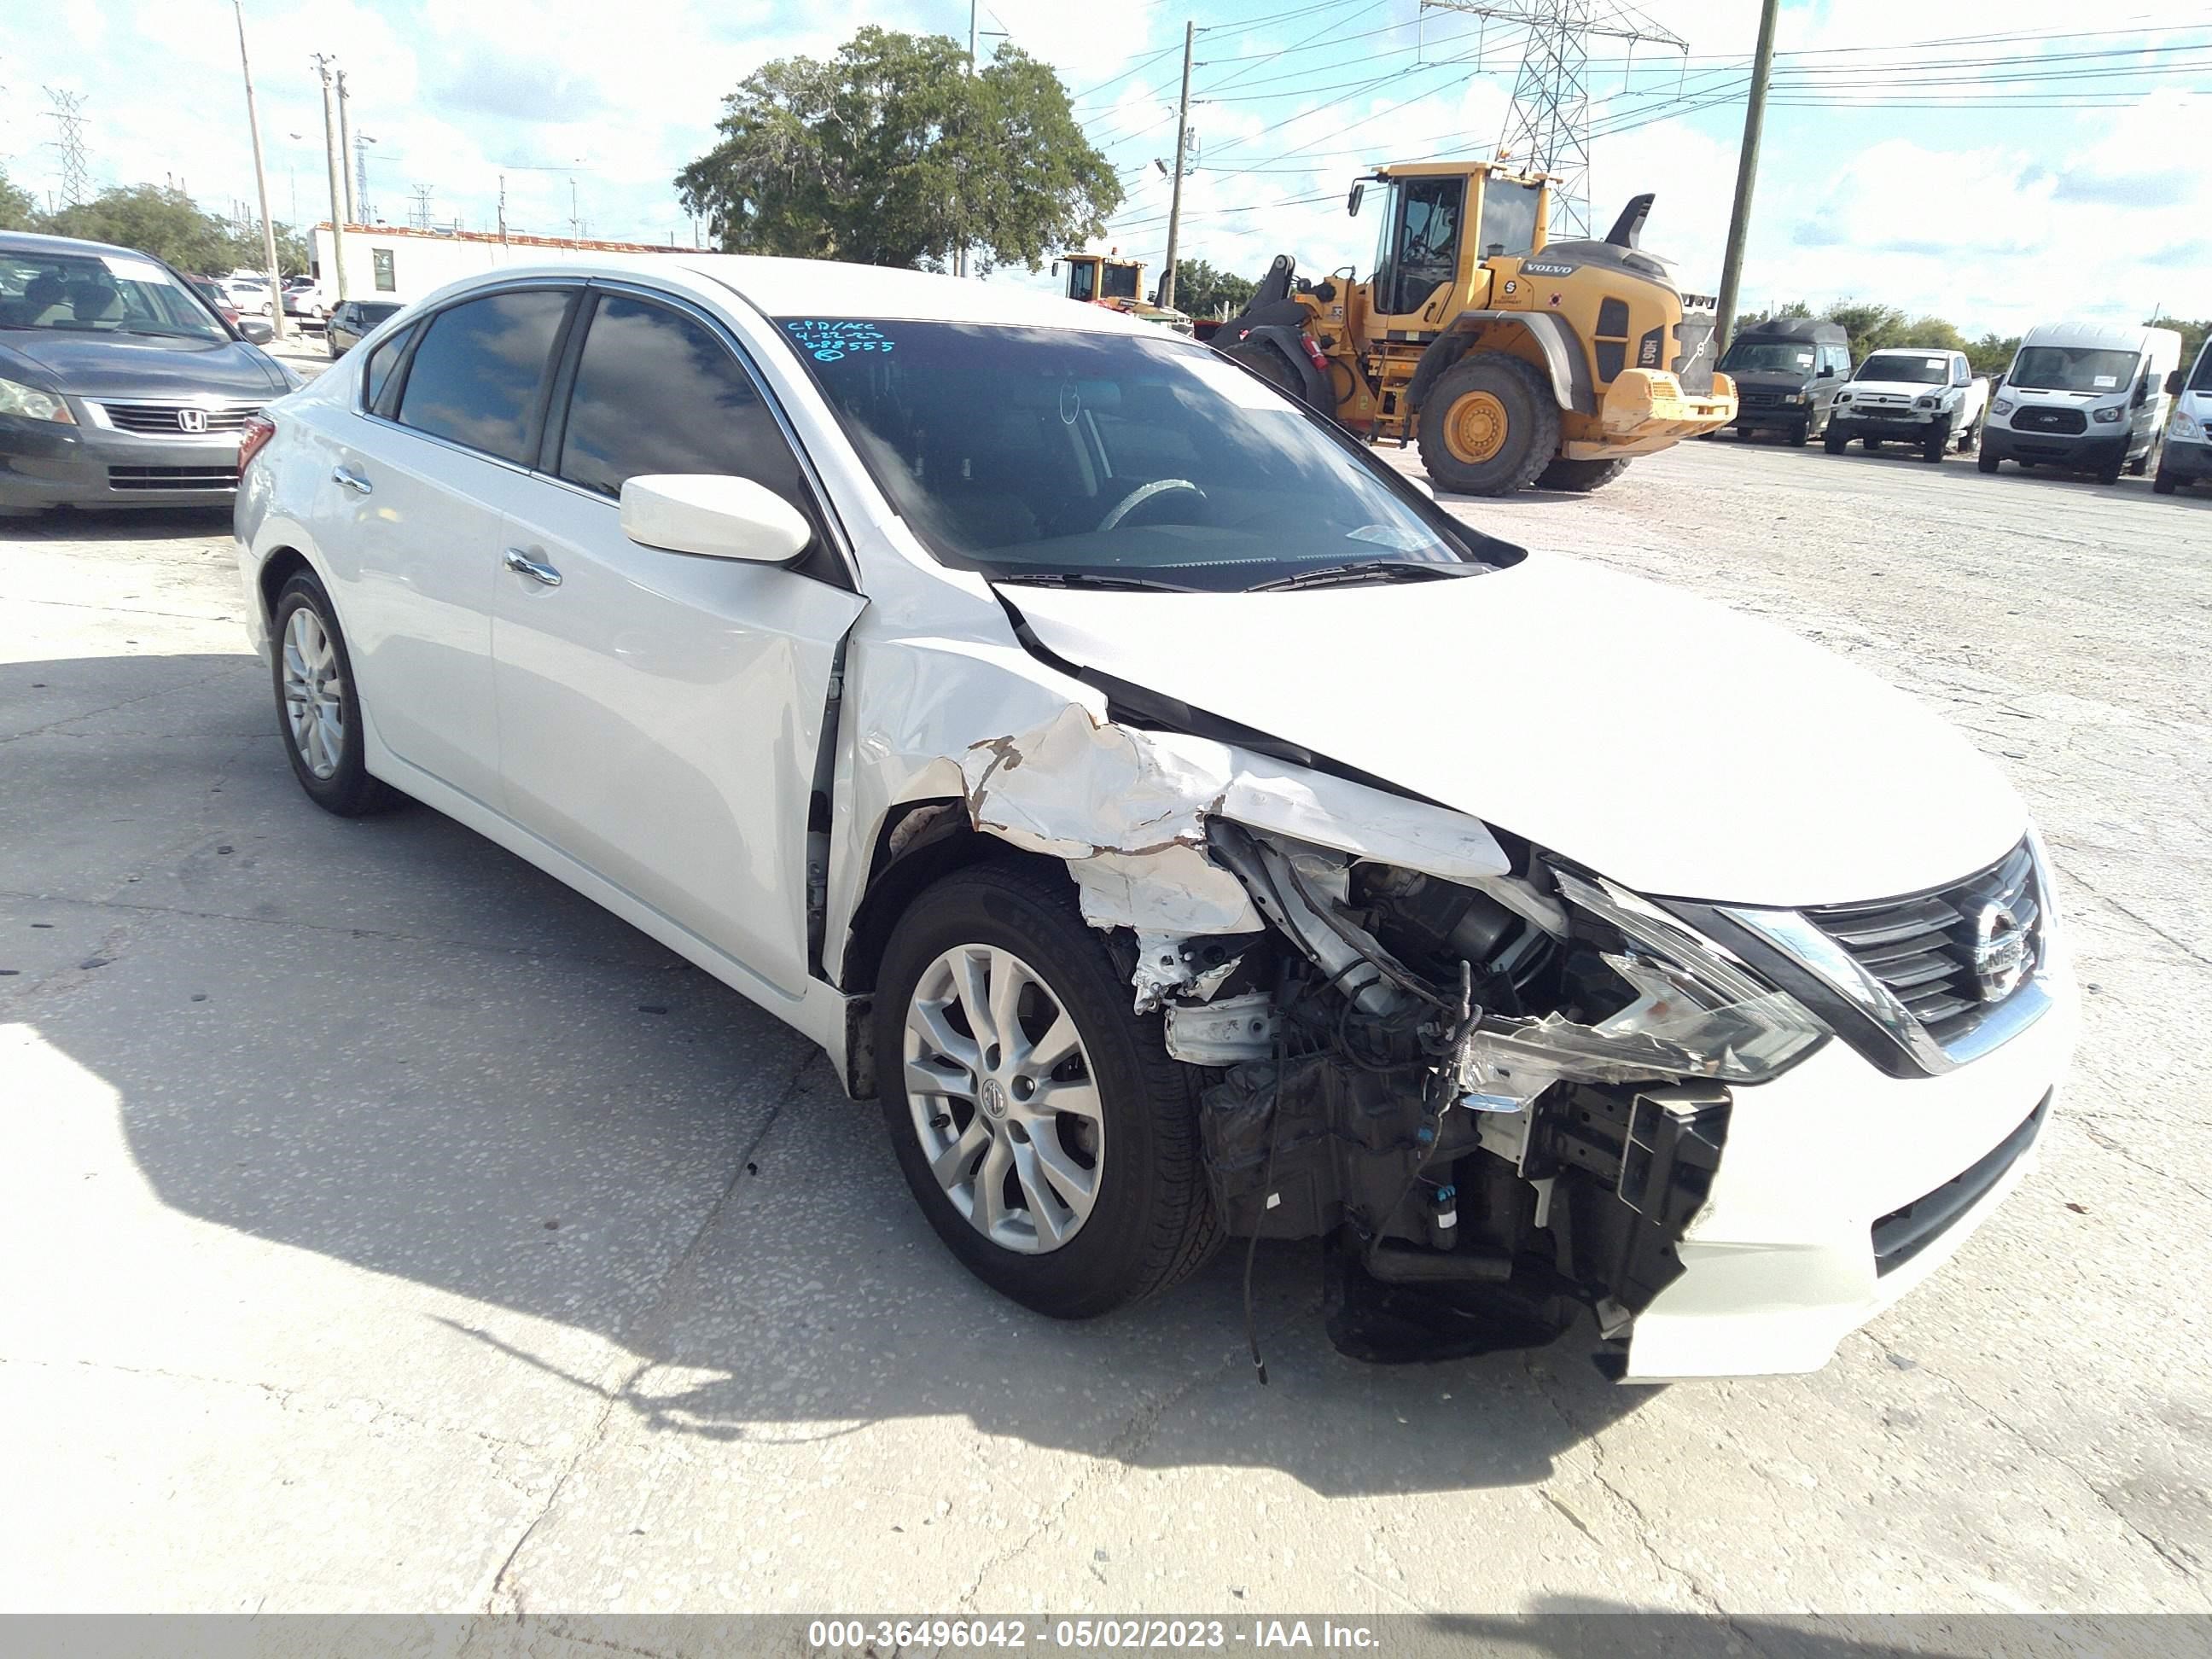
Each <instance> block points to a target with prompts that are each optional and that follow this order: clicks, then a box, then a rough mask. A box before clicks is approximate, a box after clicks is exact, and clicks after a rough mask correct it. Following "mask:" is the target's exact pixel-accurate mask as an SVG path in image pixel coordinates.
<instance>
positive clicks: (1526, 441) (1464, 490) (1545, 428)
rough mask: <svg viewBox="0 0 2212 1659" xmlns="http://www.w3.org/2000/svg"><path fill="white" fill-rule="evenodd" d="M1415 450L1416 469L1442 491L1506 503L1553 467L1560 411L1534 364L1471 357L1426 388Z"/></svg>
mask: <svg viewBox="0 0 2212 1659" xmlns="http://www.w3.org/2000/svg"><path fill="white" fill-rule="evenodd" d="M1419 442H1420V448H1421V465H1423V466H1424V467H1425V468H1426V469H1427V470H1428V474H1429V477H1431V479H1432V480H1433V481H1434V482H1436V483H1437V484H1439V485H1441V486H1443V488H1444V489H1449V490H1455V491H1456V492H1458V493H1459V494H1461V495H1511V494H1512V493H1513V492H1514V491H1515V490H1516V489H1526V488H1528V485H1529V484H1531V483H1534V482H1535V480H1536V478H1537V477H1538V475H1539V474H1541V472H1542V471H1544V469H1545V468H1546V467H1547V466H1550V465H1552V464H1553V462H1554V461H1555V460H1557V459H1558V458H1559V404H1556V403H1554V402H1553V399H1552V386H1551V382H1550V381H1548V380H1546V379H1545V378H1544V376H1543V375H1542V374H1541V373H1539V372H1538V370H1537V368H1536V366H1535V365H1534V363H1530V362H1525V361H1523V360H1522V359H1521V358H1519V357H1509V356H1506V355H1505V354H1504V352H1502V351H1476V352H1470V353H1469V354H1468V356H1465V357H1462V358H1461V359H1460V360H1459V362H1456V363H1455V364H1453V365H1452V366H1451V368H1448V369H1446V370H1445V371H1444V372H1443V374H1442V375H1441V376H1439V377H1438V378H1437V383H1436V385H1435V386H1432V387H1431V388H1430V391H1429V395H1428V400H1427V401H1426V402H1425V403H1424V404H1422V405H1421V415H1420V435H1419Z"/></svg>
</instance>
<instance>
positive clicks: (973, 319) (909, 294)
mask: <svg viewBox="0 0 2212 1659" xmlns="http://www.w3.org/2000/svg"><path fill="white" fill-rule="evenodd" d="M522 276H530V277H539V278H543V277H566V278H568V280H570V281H572V282H574V281H580V280H584V279H587V278H590V277H592V276H612V277H629V278H637V277H644V278H647V279H649V280H654V281H658V282H660V283H665V284H666V285H667V286H669V287H671V288H674V289H678V290H684V289H690V290H692V291H694V292H699V291H702V290H703V291H705V292H706V293H707V294H708V295H709V296H710V297H711V295H712V291H713V290H714V289H726V290H727V291H729V292H732V293H734V294H736V295H738V296H740V297H741V298H743V299H744V300H746V301H749V302H750V304H752V305H753V306H755V307H757V308H758V309H759V310H761V311H762V312H763V313H766V314H767V315H769V316H770V317H776V318H787V317H826V318H866V319H897V320H900V321H902V322H952V323H1003V324H1026V325H1030V326H1031V327H1036V328H1076V329H1088V330H1091V331H1097V332H1098V333H1102V334H1135V335H1138V336H1140V337H1144V338H1146V339H1159V338H1174V337H1175V336H1172V335H1170V333H1169V332H1168V331H1167V330H1165V329H1163V328H1161V327H1160V326H1159V325H1158V324H1156V323H1146V322H1141V321H1139V320H1138V319H1135V318H1132V317H1128V316H1125V315H1124V314H1123V313H1120V312H1118V311H1111V310H1109V309H1108V308H1106V307H1103V306H1093V305H1085V304H1083V303H1081V302H1080V301H1074V300H1066V299H1062V298H1060V296H1059V295H1055V294H1048V293H1042V292H1040V291H1038V290H1037V289H1030V288H1022V287H1018V286H1017V285H1016V284H1014V283H1006V282H988V281H976V280H973V279H970V278H966V277H960V276H937V275H935V274H933V273H932V272H929V271H926V270H895V269H892V268H890V267H887V266H883V265H856V264H842V263H840V262H838V261H836V260H832V259H778V258H768V257H765V256H763V255H758V254H750V253H689V252H676V253H662V254H630V255H622V254H602V255H600V256H599V257H597V258H591V259H575V260H563V261H562V262H561V263H559V264H530V265H520V264H517V265H509V266H505V267H503V268H501V270H497V271H494V272H488V273H486V274H485V275H484V276H481V277H471V278H469V279H467V280H466V281H465V283H459V284H456V285H455V286H454V287H453V289H451V290H449V291H450V292H453V293H455V294H458V293H459V292H460V291H462V289H463V288H478V287H483V286H485V285H487V284H489V283H493V282H495V281H499V280H504V279H512V278H516V277H522Z"/></svg>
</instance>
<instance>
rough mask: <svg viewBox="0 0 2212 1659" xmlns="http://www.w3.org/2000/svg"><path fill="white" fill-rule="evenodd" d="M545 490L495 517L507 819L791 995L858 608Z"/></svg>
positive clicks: (549, 485)
mask: <svg viewBox="0 0 2212 1659" xmlns="http://www.w3.org/2000/svg"><path fill="white" fill-rule="evenodd" d="M620 520H621V513H620V509H619V508H618V507H617V506H616V504H615V503H614V502H612V501H607V500H605V499H603V498H600V497H599V496H596V495H592V494H590V493H588V492H586V491H583V490H580V489H572V488H570V487H568V486H567V485H564V484H561V483H554V482H551V481H550V480H540V481H538V482H537V483H536V485H535V499H534V500H533V502H532V509H531V510H529V511H526V512H521V513H515V514H513V515H511V516H509V517H508V519H507V521H506V524H505V526H504V528H503V530H502V531H501V538H500V539H501V548H502V551H503V550H505V549H506V548H513V549H515V550H518V551H519V552H520V553H521V554H522V555H524V556H526V558H527V559H528V560H529V561H530V562H532V563H534V564H538V565H541V566H544V567H550V569H551V570H552V571H554V572H557V574H559V577H560V585H559V586H548V585H546V584H545V583H544V581H543V580H539V579H538V577H535V576H532V575H528V574H519V573H516V572H513V571H509V570H507V569H506V568H501V570H500V571H499V573H498V575H497V580H496V582H495V602H494V623H493V653H494V659H495V671H494V678H495V687H496V702H497V707H498V711H499V729H500V743H501V769H502V772H503V782H504V788H505V806H506V811H507V815H508V816H509V817H513V819H514V820H515V821H516V822H517V823H520V824H521V825H522V826H523V827H524V828H526V829H529V830H531V831H532V832H533V833H535V834H537V835H538V836H543V837H544V839H545V840H547V841H549V842H552V843H553V844H554V845H555V846H556V847H557V848H560V849H561V850H562V852H564V853H566V854H568V855H569V856H570V857H572V858H574V859H576V860H579V861H580V862H581V863H583V864H586V865H587V866H590V867H591V868H592V870H593V871H594V872H597V873H598V874H599V875H600V876H602V877H604V878H605V879H607V880H609V881H611V882H613V883H614V884H616V885H617V886H619V887H622V888H623V889H625V890H628V891H629V892H630V893H632V894H634V895H635V896H636V897H638V898H639V899H641V900H642V901H644V902H646V903H647V904H648V905H650V906H652V907H653V908H654V909H656V910H658V911H659V912H661V913H662V914H663V915H666V916H668V917H669V918H671V920H672V921H676V922H678V924H680V925H681V926H683V927H686V928H688V929H689V930H690V931H691V932H692V933H696V934H698V935H699V936H700V937H702V938H703V939H706V940H707V941H708V943H709V944H710V945H714V947H716V948H717V949H719V950H720V951H724V952H726V954H728V955H730V956H732V957H736V958H737V959H738V960H739V961H740V962H742V963H744V964H745V965H746V966H747V967H749V968H750V969H753V971H755V972H756V973H757V974H759V975H761V976H762V977H763V978H764V979H766V980H768V981H769V982H770V983H772V984H773V985H775V986H776V987H778V988H779V989H781V990H783V991H785V992H787V993H789V994H794V995H795V994H798V993H799V991H800V990H801V989H802V988H803V987H804V984H805V974H806V869H805V851H806V825H807V811H808V805H809V797H810V793H811V786H812V780H813V774H814V765H815V758H816V755H817V749H818V744H819V742H820V738H821V731H822V720H823V706H824V703H825V702H826V701H827V698H828V695H829V675H830V670H831V666H832V664H833V660H834V658H835V653H836V647H837V644H838V641H841V640H842V638H843V637H844V635H845V633H846V631H847V630H848V629H849V628H850V627H851V626H852V624H853V622H854V618H855V617H858V616H859V615H860V611H861V608H862V602H861V601H860V599H859V598H858V597H856V596H855V595H854V594H852V593H850V592H845V591H843V590H842V589H839V588H836V587H831V586H827V585H826V584H824V583H822V582H818V581H816V580H811V578H809V577H806V576H802V575H799V574H796V573H794V572H793V571H790V570H787V569H783V568H778V567H775V566H764V565H752V564H744V563H740V562H734V561H731V560H726V559H708V558H699V557H695V556H691V555H689V554H683V553H670V552H665V551H661V550H657V549H653V548H647V547H641V546H639V545H638V544H635V542H632V541H630V540H629V538H626V537H625V536H624V535H623V533H622V528H621V522H620Z"/></svg>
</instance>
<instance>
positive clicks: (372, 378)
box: [361, 327, 416, 418]
mask: <svg viewBox="0 0 2212 1659" xmlns="http://www.w3.org/2000/svg"><path fill="white" fill-rule="evenodd" d="M415 332H416V331H415V330H414V329H413V328H412V327H410V328H403V329H401V330H400V331H399V332H398V333H397V334H395V335H393V336H392V337H391V338H390V339H388V340H386V341H385V342H383V343H381V344H380V345H379V346H378V347H377V348H376V349H375V350H374V351H372V352H370V353H369V354H368V365H367V366H366V367H365V368H363V369H362V377H361V405H362V408H363V409H369V410H375V411H376V413H378V414H379V415H382V416H386V417H387V418H388V417H389V416H391V413H392V410H391V409H390V408H389V407H388V400H387V399H386V397H385V393H386V392H388V391H389V390H390V389H391V387H392V370H393V369H395V368H398V367H399V360H400V359H401V358H402V357H404V356H406V355H407V343H408V342H409V341H410V340H411V339H413V338H414V337H415Z"/></svg>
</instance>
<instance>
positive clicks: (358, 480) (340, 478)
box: [331, 466, 376, 495]
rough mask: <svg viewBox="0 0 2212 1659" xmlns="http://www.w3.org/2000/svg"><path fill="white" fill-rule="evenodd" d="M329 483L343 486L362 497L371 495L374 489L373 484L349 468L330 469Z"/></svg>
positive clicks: (337, 467) (336, 467)
mask: <svg viewBox="0 0 2212 1659" xmlns="http://www.w3.org/2000/svg"><path fill="white" fill-rule="evenodd" d="M331 483H339V484H343V485H344V486H345V487H346V488H347V489H350V490H353V491H354V492H356V494H358V495H368V494H370V493H372V492H373V491H374V489H375V488H376V486H375V485H374V484H373V483H369V481H368V479H366V478H364V477H362V476H361V474H360V473H358V472H356V471H354V470H353V469H352V468H351V467H349V466H334V467H332V468H331Z"/></svg>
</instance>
